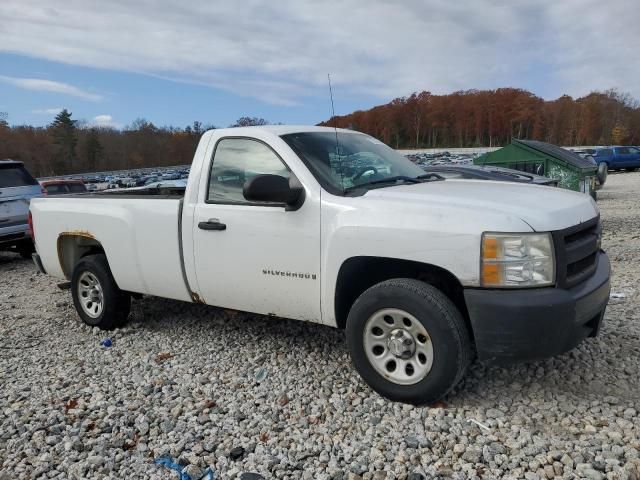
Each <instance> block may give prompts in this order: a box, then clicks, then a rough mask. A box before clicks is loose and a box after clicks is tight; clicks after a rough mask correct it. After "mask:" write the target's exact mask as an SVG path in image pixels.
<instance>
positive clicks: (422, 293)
mask: <svg viewBox="0 0 640 480" xmlns="http://www.w3.org/2000/svg"><path fill="white" fill-rule="evenodd" d="M594 170H595V169H594ZM161 183H162V181H161ZM31 214H32V218H33V226H34V229H35V243H36V249H37V254H35V255H34V257H33V258H34V261H35V263H36V265H38V268H39V269H40V270H41V271H43V272H47V273H48V274H50V275H52V276H54V277H59V278H62V279H66V280H68V281H69V282H70V288H71V295H72V298H73V302H74V305H75V307H76V310H77V312H78V315H79V316H80V317H81V318H82V320H83V321H84V322H85V323H86V324H88V325H91V326H96V327H99V328H104V329H112V328H116V327H118V326H120V325H122V324H123V323H124V322H125V321H126V320H127V317H128V316H129V312H130V308H131V298H132V296H133V297H134V298H135V297H137V296H139V295H138V294H143V295H154V296H158V297H168V298H173V299H176V300H183V301H186V302H195V303H206V304H209V305H216V306H218V307H224V308H231V309H235V310H241V311H247V312H255V313H259V314H264V315H269V316H271V317H286V318H293V319H299V320H303V321H311V322H317V323H323V324H325V325H329V326H333V327H339V328H344V329H345V332H346V339H347V344H348V346H349V350H350V352H351V357H352V359H353V363H354V365H355V367H356V369H357V370H358V371H359V372H360V374H361V375H362V377H363V378H364V379H365V380H366V381H367V382H368V383H369V385H371V386H372V387H373V388H374V389H375V390H377V391H378V392H379V393H381V394H382V395H385V396H387V397H389V398H391V399H394V400H400V401H404V402H410V403H415V404H424V403H431V402H433V401H435V400H437V399H439V398H441V397H442V396H443V395H445V394H446V393H447V392H449V391H450V390H451V389H452V388H453V387H454V386H455V385H456V384H457V383H458V382H459V381H460V380H461V379H462V377H463V376H464V374H465V371H466V369H467V367H468V365H469V363H470V361H471V360H472V359H473V357H474V356H476V355H477V356H478V357H479V358H480V359H483V360H493V361H507V362H508V361H517V360H533V359H539V358H545V357H549V356H552V355H555V354H558V353H561V352H565V351H567V350H571V349H572V348H574V347H575V346H576V345H578V344H579V343H580V342H581V341H582V340H584V339H585V338H586V337H589V336H595V335H597V334H598V331H599V329H600V325H601V322H602V319H603V317H604V311H605V308H606V305H607V302H608V300H609V260H608V257H607V255H606V254H605V253H604V251H602V250H601V249H600V239H601V228H602V226H601V222H600V216H599V213H598V207H597V205H596V204H595V202H594V201H593V199H592V198H590V197H589V196H587V195H583V194H582V193H577V192H572V191H568V190H564V189H560V188H541V187H538V186H535V185H529V184H519V185H516V184H515V183H513V182H486V181H467V180H457V179H444V178H442V177H440V176H438V175H434V174H433V173H425V172H424V171H423V170H422V168H421V167H419V166H417V165H415V164H414V163H412V162H411V161H410V160H408V159H407V158H405V157H403V156H402V155H401V154H399V153H398V152H396V151H394V150H392V149H391V148H389V147H388V146H386V145H385V144H384V143H382V142H380V141H379V140H376V139H375V138H372V137H370V136H368V135H364V134H361V133H358V132H354V131H351V130H342V129H334V128H326V127H300V126H286V125H272V126H263V127H246V128H230V129H217V130H212V131H209V132H207V133H205V134H204V136H203V137H202V139H201V140H200V144H199V146H198V148H197V150H196V153H195V157H194V160H193V164H192V169H191V173H190V175H189V179H188V182H187V186H186V188H184V187H182V188H178V187H173V188H163V187H162V186H161V187H159V188H143V189H140V190H138V189H135V190H121V191H110V192H104V193H92V194H87V195H82V196H77V197H75V196H66V197H50V198H41V199H36V200H34V202H33V204H32V205H31ZM274 321H276V320H274ZM238 332H239V335H241V332H242V328H241V327H239V329H238ZM336 353H337V354H341V352H336Z"/></svg>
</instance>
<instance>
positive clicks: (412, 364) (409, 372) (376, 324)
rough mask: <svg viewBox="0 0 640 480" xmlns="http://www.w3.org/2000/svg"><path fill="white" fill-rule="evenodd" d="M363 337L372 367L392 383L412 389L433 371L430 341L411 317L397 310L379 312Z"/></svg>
mask: <svg viewBox="0 0 640 480" xmlns="http://www.w3.org/2000/svg"><path fill="white" fill-rule="evenodd" d="M363 337H364V351H365V353H366V355H367V359H368V360H369V363H370V364H371V366H373V368H374V369H375V370H376V372H378V373H379V374H380V375H382V376H383V377H384V378H386V379H387V380H389V381H390V382H393V383H397V384H398V385H413V384H415V383H418V382H419V381H420V380H422V379H424V378H425V377H426V376H427V375H428V374H429V372H430V371H431V367H432V365H433V344H432V342H431V337H430V336H429V332H427V329H426V328H424V326H423V325H422V323H420V322H419V321H418V319H417V318H416V317H414V316H413V315H411V314H410V313H408V312H405V311H404V310H400V309H397V308H385V309H383V310H379V311H377V312H376V313H374V314H373V315H371V317H369V319H368V320H367V322H366V323H365V326H364V333H363Z"/></svg>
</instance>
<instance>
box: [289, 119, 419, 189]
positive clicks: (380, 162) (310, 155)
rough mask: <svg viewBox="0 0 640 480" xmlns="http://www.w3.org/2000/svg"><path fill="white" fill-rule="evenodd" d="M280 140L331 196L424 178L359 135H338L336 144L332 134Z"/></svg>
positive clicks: (415, 168) (393, 153)
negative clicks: (387, 181)
mask: <svg viewBox="0 0 640 480" xmlns="http://www.w3.org/2000/svg"><path fill="white" fill-rule="evenodd" d="M282 139H283V140H284V141H285V142H286V143H287V144H288V145H289V146H290V147H291V148H292V149H293V151H294V152H296V154H297V155H298V156H299V157H300V158H301V159H302V161H303V162H304V163H305V165H306V166H307V168H309V170H311V173H313V175H314V176H315V177H316V179H317V180H318V181H319V182H320V184H321V185H322V187H323V188H324V189H325V190H327V191H328V192H330V193H333V194H334V195H344V193H345V192H346V191H348V190H350V189H354V188H357V187H359V186H362V187H363V188H366V187H368V186H374V185H375V186H388V185H394V184H395V182H394V181H392V177H393V178H398V177H409V178H410V179H414V178H416V177H419V176H421V175H423V174H424V171H423V170H422V169H421V168H420V167H418V166H416V165H414V164H413V163H412V162H411V161H410V160H408V159H407V158H405V157H403V156H402V155H400V154H399V153H397V152H396V151H395V150H392V149H391V148H389V147H388V146H386V145H385V144H384V143H382V142H381V141H379V140H376V139H375V138H373V137H370V136H368V135H364V134H362V133H345V132H338V134H337V140H336V133H334V132H302V133H290V134H287V135H283V136H282ZM385 179H389V183H388V184H385V183H384V181H385ZM373 182H375V184H374V183H373Z"/></svg>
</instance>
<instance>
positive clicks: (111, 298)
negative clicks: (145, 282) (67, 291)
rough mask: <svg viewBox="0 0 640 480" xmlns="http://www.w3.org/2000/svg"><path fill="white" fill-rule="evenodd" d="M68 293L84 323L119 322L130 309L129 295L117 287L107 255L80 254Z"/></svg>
mask: <svg viewBox="0 0 640 480" xmlns="http://www.w3.org/2000/svg"><path fill="white" fill-rule="evenodd" d="M71 295H72V297H73V304H74V305H75V307H76V311H77V312H78V315H80V318H81V319H82V321H83V322H84V323H86V324H87V325H89V326H92V327H98V328H100V329H102V330H113V329H114V328H117V327H120V326H122V325H123V324H124V323H125V322H126V321H127V317H128V316H129V312H130V310H131V296H130V295H129V294H128V293H125V292H123V291H122V290H120V289H119V288H118V285H117V284H116V282H115V280H114V279H113V275H112V274H111V270H110V269H109V264H108V262H107V257H106V256H105V255H102V254H97V255H87V256H86V257H82V258H81V259H80V261H78V263H77V264H76V266H75V268H74V269H73V275H72V277H71Z"/></svg>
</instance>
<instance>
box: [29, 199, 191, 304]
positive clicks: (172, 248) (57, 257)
mask: <svg viewBox="0 0 640 480" xmlns="http://www.w3.org/2000/svg"><path fill="white" fill-rule="evenodd" d="M168 190H171V191H165V189H153V190H135V191H124V190H123V191H110V192H99V193H94V192H92V193H86V194H85V193H83V194H77V195H65V196H59V197H55V196H50V197H45V198H42V199H34V200H33V201H32V203H31V213H32V215H33V221H34V225H36V227H35V236H36V243H37V245H38V251H39V253H40V256H41V258H42V259H43V265H44V268H45V270H46V271H47V273H49V274H51V275H54V276H58V277H67V278H69V277H70V275H71V272H70V271H69V268H65V261H64V258H63V257H64V255H65V251H66V249H65V242H66V241H69V239H75V238H82V239H85V240H79V241H82V242H85V243H89V244H90V243H91V242H92V241H95V242H97V243H99V244H100V245H101V246H102V248H103V249H104V251H105V253H106V255H107V257H108V258H109V266H110V268H111V272H112V274H113V277H114V279H115V280H116V283H117V284H118V287H120V288H121V289H122V290H126V291H130V292H137V293H142V294H148V295H157V296H162V297H167V298H174V299H177V300H187V301H189V300H190V299H191V297H190V294H189V292H188V290H187V287H186V284H185V281H184V275H183V265H182V245H181V239H180V233H181V232H180V216H181V213H182V197H183V195H184V189H180V191H175V189H168ZM65 239H66V240H65Z"/></svg>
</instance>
